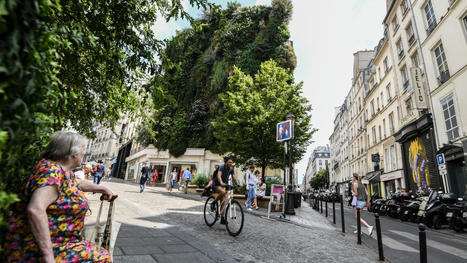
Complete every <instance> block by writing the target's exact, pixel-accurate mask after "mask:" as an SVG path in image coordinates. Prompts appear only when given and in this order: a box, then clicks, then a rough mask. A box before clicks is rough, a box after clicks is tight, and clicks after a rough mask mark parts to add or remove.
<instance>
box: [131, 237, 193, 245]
mask: <svg viewBox="0 0 467 263" xmlns="http://www.w3.org/2000/svg"><path fill="white" fill-rule="evenodd" d="M140 242H143V244H154V245H163V244H164V245H165V244H169V245H172V244H185V242H184V241H183V240H181V239H178V238H176V237H173V236H165V237H142V238H141V239H140Z"/></svg>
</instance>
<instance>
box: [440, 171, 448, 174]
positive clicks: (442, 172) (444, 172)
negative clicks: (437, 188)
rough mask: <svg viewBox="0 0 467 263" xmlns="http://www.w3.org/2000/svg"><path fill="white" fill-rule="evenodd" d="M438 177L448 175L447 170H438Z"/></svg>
mask: <svg viewBox="0 0 467 263" xmlns="http://www.w3.org/2000/svg"><path fill="white" fill-rule="evenodd" d="M439 175H448V170H440V171H439Z"/></svg>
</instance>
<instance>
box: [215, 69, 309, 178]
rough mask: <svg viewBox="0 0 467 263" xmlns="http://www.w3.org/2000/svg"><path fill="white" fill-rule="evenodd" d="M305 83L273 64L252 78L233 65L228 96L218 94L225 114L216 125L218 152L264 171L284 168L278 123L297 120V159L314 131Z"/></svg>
mask: <svg viewBox="0 0 467 263" xmlns="http://www.w3.org/2000/svg"><path fill="white" fill-rule="evenodd" d="M301 88H302V83H299V84H294V79H293V76H292V74H291V73H290V72H288V71H287V70H285V69H283V68H281V67H279V66H278V65H277V63H276V62H275V61H273V60H269V61H266V62H263V63H262V64H261V67H260V69H259V71H258V72H257V74H255V75H254V76H253V77H252V76H250V75H247V74H245V73H244V72H242V71H241V70H240V69H239V68H237V67H234V72H233V75H232V76H231V77H230V79H229V86H228V89H227V91H226V92H225V93H223V94H221V95H219V97H220V100H221V103H222V104H223V105H224V107H223V113H222V114H220V115H218V116H217V118H216V119H215V120H214V121H213V123H212V125H213V127H214V135H215V136H216V137H217V138H219V150H220V151H221V152H228V153H231V156H232V157H233V159H234V161H235V162H236V163H242V164H254V165H257V166H260V167H262V169H263V175H264V172H265V168H266V167H267V166H270V167H282V165H283V152H284V148H283V144H282V143H278V142H276V124H277V123H279V122H281V121H284V120H285V118H286V115H287V114H289V113H292V114H293V115H294V116H295V125H294V140H293V144H292V146H293V148H292V160H293V162H297V161H299V160H300V159H301V157H302V156H303V154H304V153H305V151H306V146H308V144H309V141H310V139H311V136H312V134H313V132H314V130H312V129H311V125H310V118H311V114H310V112H311V105H310V104H309V103H308V101H307V99H306V98H304V97H303V96H301V92H302V91H301Z"/></svg>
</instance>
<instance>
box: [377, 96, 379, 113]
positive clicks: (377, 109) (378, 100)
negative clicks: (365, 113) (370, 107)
mask: <svg viewBox="0 0 467 263" xmlns="http://www.w3.org/2000/svg"><path fill="white" fill-rule="evenodd" d="M376 109H377V111H378V112H379V97H378V98H376Z"/></svg>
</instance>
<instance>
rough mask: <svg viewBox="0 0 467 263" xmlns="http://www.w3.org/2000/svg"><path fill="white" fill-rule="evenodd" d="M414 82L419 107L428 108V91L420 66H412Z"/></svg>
mask: <svg viewBox="0 0 467 263" xmlns="http://www.w3.org/2000/svg"><path fill="white" fill-rule="evenodd" d="M410 71H411V73H412V74H411V75H412V83H413V85H414V88H415V102H416V106H417V109H419V110H421V109H426V108H428V105H427V101H426V91H425V86H424V85H423V77H422V70H421V69H420V68H418V67H415V68H411V69H410Z"/></svg>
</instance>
